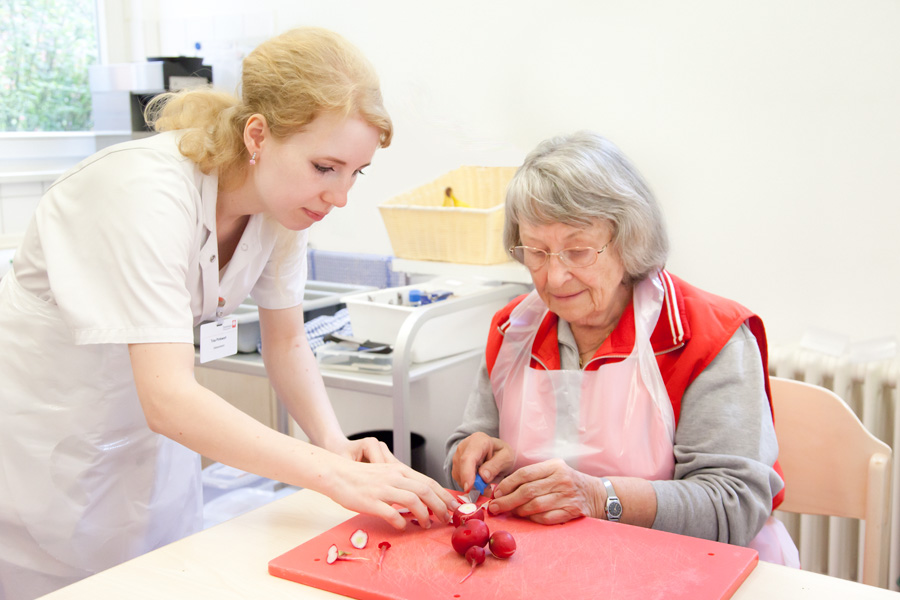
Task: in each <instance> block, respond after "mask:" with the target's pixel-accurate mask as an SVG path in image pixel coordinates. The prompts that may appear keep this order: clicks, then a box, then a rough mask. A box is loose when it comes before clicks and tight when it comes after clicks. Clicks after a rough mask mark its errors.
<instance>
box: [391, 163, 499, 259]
mask: <svg viewBox="0 0 900 600" xmlns="http://www.w3.org/2000/svg"><path fill="white" fill-rule="evenodd" d="M515 172H516V167H460V168H459V169H456V170H454V171H450V172H449V173H447V174H445V175H442V176H441V177H439V178H438V179H436V180H434V181H432V182H431V183H428V184H426V185H423V186H421V187H418V188H416V189H414V190H412V191H411V192H407V193H404V194H400V195H399V196H395V197H394V198H391V199H390V200H387V201H386V202H384V203H383V204H381V205H380V206H379V207H378V209H379V211H380V212H381V218H382V219H383V220H384V225H385V228H386V229H387V232H388V237H390V240H391V246H392V247H393V250H394V255H395V256H397V257H398V258H407V259H412V260H436V261H443V262H453V263H466V264H476V265H489V264H496V263H503V262H507V261H509V260H510V257H509V254H507V252H506V249H505V248H504V247H503V221H504V202H505V199H506V186H507V185H508V184H509V181H510V180H511V179H512V176H513V174H515ZM447 188H450V189H451V190H452V192H453V196H454V197H455V198H456V199H457V200H458V201H459V202H460V203H464V204H467V205H469V207H470V208H466V207H462V206H459V207H446V206H445V205H444V204H445V200H447V198H448V197H447V194H446V190H447Z"/></svg>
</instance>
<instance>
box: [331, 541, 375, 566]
mask: <svg viewBox="0 0 900 600" xmlns="http://www.w3.org/2000/svg"><path fill="white" fill-rule="evenodd" d="M339 560H369V559H368V558H366V557H365V556H350V554H349V553H348V552H344V551H343V550H338V547H337V545H336V544H332V545H331V546H329V547H328V554H327V555H326V557H325V562H327V563H328V564H329V565H333V564H334V563H335V562H337V561H339Z"/></svg>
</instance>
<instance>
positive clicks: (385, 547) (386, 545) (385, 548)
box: [378, 542, 391, 569]
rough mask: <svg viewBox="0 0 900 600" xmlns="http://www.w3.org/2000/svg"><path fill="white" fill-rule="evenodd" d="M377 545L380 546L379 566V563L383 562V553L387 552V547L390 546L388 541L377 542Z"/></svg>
mask: <svg viewBox="0 0 900 600" xmlns="http://www.w3.org/2000/svg"><path fill="white" fill-rule="evenodd" d="M378 547H379V548H381V556H380V557H379V558H378V568H379V569H380V568H381V563H382V562H384V554H385V553H386V552H387V549H388V548H390V547H391V543H390V542H381V543H380V544H378Z"/></svg>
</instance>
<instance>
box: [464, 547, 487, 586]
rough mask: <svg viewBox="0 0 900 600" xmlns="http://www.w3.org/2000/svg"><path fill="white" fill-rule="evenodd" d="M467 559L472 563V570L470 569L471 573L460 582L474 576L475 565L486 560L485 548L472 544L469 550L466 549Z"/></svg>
mask: <svg viewBox="0 0 900 600" xmlns="http://www.w3.org/2000/svg"><path fill="white" fill-rule="evenodd" d="M466 560H467V561H469V564H470V565H472V568H471V570H469V574H468V575H466V576H465V577H463V578H462V579H460V580H459V582H460V583H462V582H463V581H465V580H466V579H468V578H469V577H471V576H472V573H474V572H475V567H477V566H478V565H480V564H481V563H483V562H484V548H482V547H481V546H472V547H471V548H469V549H468V550H466Z"/></svg>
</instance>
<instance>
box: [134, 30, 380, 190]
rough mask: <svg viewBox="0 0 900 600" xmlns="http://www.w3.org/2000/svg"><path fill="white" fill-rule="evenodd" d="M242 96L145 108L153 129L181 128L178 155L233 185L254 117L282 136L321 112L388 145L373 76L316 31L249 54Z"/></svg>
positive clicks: (168, 97)
mask: <svg viewBox="0 0 900 600" xmlns="http://www.w3.org/2000/svg"><path fill="white" fill-rule="evenodd" d="M240 93H241V97H240V98H236V97H235V96H233V95H231V94H227V93H224V92H220V91H216V90H213V89H211V88H201V89H196V88H195V89H191V90H186V91H181V92H171V93H165V94H160V95H159V96H156V97H155V98H154V99H153V100H152V101H151V102H150V104H149V105H148V106H147V110H146V111H145V114H146V117H147V122H148V123H150V124H151V126H152V127H153V128H154V130H155V131H169V130H176V129H177V130H183V131H184V134H183V135H182V137H181V140H180V143H179V150H180V151H181V153H182V154H183V155H184V156H186V157H187V158H189V159H191V160H192V161H194V162H195V163H197V165H199V167H200V170H201V171H203V172H204V173H206V174H209V173H211V172H213V171H214V170H218V172H219V178H220V181H222V180H223V178H224V183H225V184H226V185H228V186H230V185H238V184H240V182H242V181H243V180H244V178H245V177H246V175H247V168H248V157H247V152H246V147H245V146H244V127H245V125H246V124H247V120H248V119H249V118H250V117H251V116H253V115H254V114H260V115H262V116H263V117H265V119H266V122H267V123H268V126H269V130H270V132H271V133H272V135H273V136H275V137H276V138H280V139H284V138H286V137H288V136H290V135H292V134H294V133H297V132H299V131H301V130H302V129H303V127H304V126H306V125H308V124H309V123H310V122H312V120H313V119H315V118H316V117H317V116H319V115H320V114H322V113H327V112H336V113H339V114H342V115H344V116H351V115H358V116H360V117H361V118H362V119H363V120H365V121H366V122H367V123H369V124H370V125H372V126H373V127H375V128H376V129H378V131H379V132H380V139H381V147H382V148H386V147H387V146H389V145H390V143H391V137H392V136H393V125H392V123H391V118H390V116H389V115H388V113H387V110H385V108H384V101H383V99H382V96H381V89H380V84H379V81H378V75H377V73H376V72H375V69H374V68H373V67H372V65H371V63H369V61H368V60H367V59H366V58H365V57H364V56H363V54H362V53H361V52H360V51H359V49H358V48H356V47H355V46H354V45H352V44H351V43H350V42H348V41H347V40H346V39H344V38H343V37H341V36H340V35H338V34H336V33H334V32H332V31H329V30H327V29H321V28H318V27H302V28H298V29H293V30H290V31H287V32H285V33H283V34H281V35H278V36H276V37H274V38H272V39H270V40H268V41H266V42H263V43H262V44H261V45H259V46H258V47H257V48H256V49H255V50H253V51H252V52H251V53H250V54H249V55H248V56H247V57H246V58H245V59H244V63H243V69H242V74H241V88H240Z"/></svg>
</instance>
